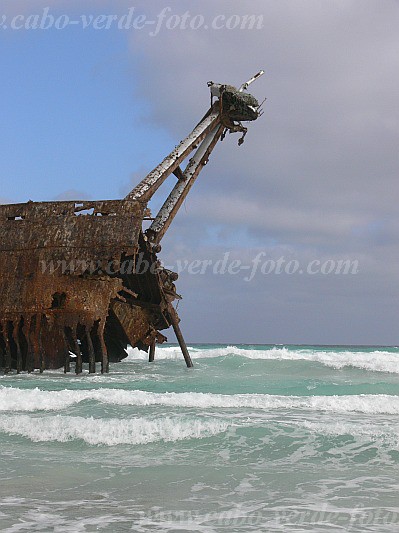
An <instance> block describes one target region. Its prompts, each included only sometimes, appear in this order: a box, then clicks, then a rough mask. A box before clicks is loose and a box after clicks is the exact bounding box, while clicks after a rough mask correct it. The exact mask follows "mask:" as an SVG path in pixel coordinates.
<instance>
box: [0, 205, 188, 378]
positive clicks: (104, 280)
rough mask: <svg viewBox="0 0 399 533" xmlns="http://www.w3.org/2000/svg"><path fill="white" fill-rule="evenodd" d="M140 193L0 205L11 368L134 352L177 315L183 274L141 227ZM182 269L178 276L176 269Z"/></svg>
mask: <svg viewBox="0 0 399 533" xmlns="http://www.w3.org/2000/svg"><path fill="white" fill-rule="evenodd" d="M145 215H146V208H145V204H142V203H140V202H138V201H129V200H120V201H110V202H43V203H34V202H28V203H26V204H15V205H4V206H0V294H1V299H0V368H3V369H4V371H5V372H7V371H9V370H11V369H16V370H17V371H22V370H27V371H32V370H35V369H40V370H44V369H50V368H60V367H62V366H64V367H65V370H66V371H68V370H69V369H70V361H71V354H72V356H75V357H72V360H75V370H76V371H78V372H80V371H81V369H82V363H89V370H90V371H91V372H94V371H95V363H97V362H99V363H101V370H102V371H103V372H107V371H108V365H109V361H111V362H113V361H120V360H121V359H123V358H124V357H126V351H125V349H126V347H127V345H128V344H130V345H132V346H137V347H139V348H140V349H144V350H146V351H147V350H148V348H149V347H150V345H151V344H152V343H153V342H154V341H157V342H162V341H164V340H165V337H163V335H162V334H160V333H159V330H162V329H166V328H168V327H169V326H170V325H171V320H170V304H171V302H172V301H173V299H174V298H175V297H176V296H177V295H176V296H175V289H174V284H173V281H172V280H171V279H170V278H171V276H172V278H173V277H174V276H173V275H172V274H170V273H169V272H168V271H166V270H164V269H162V268H161V267H160V264H159V262H158V260H157V257H156V254H155V253H154V252H153V251H152V248H153V247H150V246H149V244H148V243H147V240H146V238H145V236H144V235H143V233H142V230H141V226H142V220H143V218H145ZM174 279H175V278H174Z"/></svg>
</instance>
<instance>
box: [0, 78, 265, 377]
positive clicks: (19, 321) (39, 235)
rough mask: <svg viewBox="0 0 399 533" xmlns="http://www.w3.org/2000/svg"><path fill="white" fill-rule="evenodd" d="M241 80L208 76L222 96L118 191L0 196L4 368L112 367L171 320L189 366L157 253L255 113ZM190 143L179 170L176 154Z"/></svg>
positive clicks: (0, 352)
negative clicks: (97, 195)
mask: <svg viewBox="0 0 399 533" xmlns="http://www.w3.org/2000/svg"><path fill="white" fill-rule="evenodd" d="M262 74H263V71H260V72H259V73H258V74H256V75H255V76H254V77H253V78H251V79H250V80H248V82H246V83H245V84H243V85H242V86H241V87H240V89H238V90H237V89H236V88H235V87H233V86H230V85H221V84H214V83H213V82H209V84H208V86H209V87H210V89H211V98H212V99H213V98H214V97H217V98H218V100H217V101H216V102H215V103H212V104H211V108H210V109H209V110H208V112H207V113H206V114H205V116H204V117H203V119H202V120H201V121H200V122H199V123H198V125H197V126H196V127H195V128H194V129H193V131H192V132H191V133H190V134H189V135H188V136H187V137H186V138H185V139H184V140H183V141H181V142H180V144H179V145H178V146H176V148H174V149H173V150H172V152H171V153H170V154H169V155H168V156H167V157H165V159H164V160H163V161H162V162H161V163H160V164H159V165H158V166H157V167H156V168H155V169H154V170H153V171H152V172H150V173H149V174H148V175H147V176H146V177H145V178H144V179H143V180H142V181H141V182H140V183H139V184H138V185H137V186H136V187H135V188H134V189H133V190H132V191H131V192H130V193H129V194H128V195H127V196H126V198H125V199H124V200H115V201H98V202H80V201H75V202H37V203H35V202H27V203H25V204H14V205H2V206H0V369H3V370H4V372H9V371H11V370H13V369H16V370H17V372H21V371H23V370H27V371H28V372H29V371H33V370H36V369H39V370H40V371H43V370H45V369H47V368H49V369H51V368H60V367H62V366H63V367H64V370H65V372H69V371H70V370H71V360H72V359H73V362H74V370H75V372H77V373H80V372H81V371H82V367H83V364H84V363H86V364H88V368H89V372H95V371H96V363H101V371H102V372H108V369H109V362H110V361H111V362H114V361H120V360H121V359H123V358H124V357H126V355H127V352H126V348H127V346H128V345H131V346H133V347H137V348H139V349H141V350H145V351H148V350H150V354H149V360H150V361H153V360H154V351H155V344H156V343H162V342H164V341H165V340H166V337H164V336H163V335H162V334H161V333H160V331H162V330H164V329H167V328H169V327H170V326H173V330H174V332H175V335H176V338H177V340H178V342H179V345H180V348H181V351H182V354H183V357H184V359H185V361H186V364H187V366H188V367H190V366H192V361H191V358H190V355H189V353H188V350H187V346H186V344H185V342H184V339H183V335H182V332H181V331H180V328H179V317H178V315H177V312H176V310H175V308H174V307H173V306H172V303H173V301H174V300H176V299H177V298H180V297H179V295H178V294H177V293H176V289H175V285H174V283H173V282H174V281H175V280H176V279H177V274H175V273H174V272H170V271H169V270H167V269H165V268H162V266H161V265H160V263H159V261H158V259H157V255H156V254H157V253H158V252H159V251H160V241H161V239H162V238H163V236H164V234H165V232H166V231H167V229H168V228H169V225H170V224H171V222H172V220H173V219H174V217H175V216H176V213H177V211H178V210H179V208H180V206H181V205H182V203H183V201H184V199H185V198H186V196H187V194H188V192H189V191H190V189H191V187H192V185H193V184H194V182H195V180H196V178H197V177H198V174H199V173H200V171H201V170H202V168H203V167H204V166H205V165H206V164H207V162H208V159H209V157H210V154H211V152H212V150H213V149H214V147H215V145H216V143H217V142H218V141H219V139H223V137H224V136H225V134H226V132H227V131H229V132H230V133H234V132H241V133H242V134H243V135H242V137H241V139H240V140H239V142H238V144H239V145H240V144H242V142H243V141H244V136H245V134H246V132H247V129H246V128H245V127H244V126H242V124H241V122H240V121H241V120H243V121H252V120H256V119H257V118H258V117H259V116H260V115H261V109H260V106H259V104H258V102H257V100H256V99H255V98H254V97H253V96H251V95H249V94H243V93H242V91H243V90H244V89H245V88H246V87H247V86H248V85H249V84H250V83H252V82H253V81H254V80H255V79H257V78H258V77H259V76H261V75H262ZM194 150H195V153H194V155H193V156H192V157H191V158H190V159H189V161H188V163H187V166H186V168H185V170H184V172H183V171H182V169H181V168H180V164H181V163H182V162H183V161H184V160H185V159H187V157H188V155H189V154H190V153H191V152H192V151H194ZM171 174H174V175H175V176H176V178H177V180H178V181H177V183H176V184H175V185H174V187H173V189H172V191H171V192H170V194H169V196H168V197H167V199H166V200H165V202H164V204H163V206H162V207H161V209H160V211H159V213H158V214H157V216H156V217H155V218H153V219H152V218H151V220H152V224H151V225H150V226H149V227H148V228H147V230H146V231H144V230H143V221H144V220H146V219H148V220H149V212H148V210H147V202H148V201H149V200H150V199H151V197H152V196H153V194H154V193H155V192H156V191H157V190H158V188H159V187H160V186H161V185H162V183H164V181H165V180H166V178H167V177H168V176H170V175H171Z"/></svg>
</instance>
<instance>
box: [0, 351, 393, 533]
mask: <svg viewBox="0 0 399 533" xmlns="http://www.w3.org/2000/svg"><path fill="white" fill-rule="evenodd" d="M190 353H191V355H192V358H193V361H194V365H195V367H194V369H187V368H186V367H185V364H184V360H183V357H182V355H181V353H180V351H179V349H178V348H177V347H176V346H173V345H166V346H165V345H164V346H163V347H157V350H156V354H155V357H156V360H155V362H154V363H148V362H147V355H146V354H144V353H143V352H138V351H137V350H132V349H131V350H130V351H129V356H128V358H127V359H126V360H124V361H123V362H121V363H118V364H113V365H111V369H110V373H109V374H108V375H101V374H96V375H93V374H91V375H89V374H88V373H87V370H86V371H85V373H84V374H82V375H79V376H76V375H74V374H73V373H71V374H67V375H64V374H63V372H62V371H46V372H45V373H44V374H39V373H36V372H35V373H33V374H20V375H16V374H9V375H3V374H1V375H0V454H1V463H0V473H1V486H0V530H1V531H3V532H9V533H11V532H25V531H26V532H28V531H29V532H32V531H40V532H73V533H76V532H86V531H110V532H111V531H112V532H119V531H120V532H122V531H136V532H147V531H162V532H183V531H190V532H202V533H211V532H216V531H217V532H219V531H226V532H229V533H232V532H258V531H260V532H263V531H265V532H280V531H295V532H299V531H316V532H324V531H325V532H327V531H328V532H335V531H351V532H360V531H361V532H365V531H373V532H385V531H389V532H397V531H399V495H398V494H399V419H398V414H399V349H398V348H397V347H366V346H363V347H358V346H357V347H354V346H292V345H285V346H280V345H279V346H276V345H263V346H260V345H236V346H228V345H207V344H203V345H192V346H191V347H190ZM72 367H73V365H72ZM72 370H73V368H72Z"/></svg>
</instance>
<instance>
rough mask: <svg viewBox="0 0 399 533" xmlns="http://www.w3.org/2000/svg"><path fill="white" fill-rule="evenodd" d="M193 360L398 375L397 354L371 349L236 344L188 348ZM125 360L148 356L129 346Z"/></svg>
mask: <svg viewBox="0 0 399 533" xmlns="http://www.w3.org/2000/svg"><path fill="white" fill-rule="evenodd" d="M189 350H190V352H191V354H192V356H193V359H205V358H215V357H227V356H239V357H245V358H247V359H263V360H280V361H281V360H289V361H303V360H304V361H310V362H315V363H321V364H323V365H326V366H328V367H332V368H335V369H342V368H345V367H353V368H360V369H363V370H367V371H371V372H390V373H394V374H399V353H394V352H389V351H384V350H374V351H372V352H366V351H364V352H362V351H350V350H347V351H326V350H317V349H314V348H313V349H312V350H309V349H290V348H286V347H270V348H268V349H266V348H262V349H251V348H242V347H237V346H227V347H221V348H198V347H190V348H189ZM128 353H129V355H128V357H127V358H126V359H125V361H134V360H137V359H141V360H143V359H147V357H148V355H147V354H146V353H145V352H141V351H140V350H138V349H136V348H130V349H129V351H128ZM181 358H182V355H181V352H180V350H179V348H177V347H176V346H168V347H157V351H156V359H181Z"/></svg>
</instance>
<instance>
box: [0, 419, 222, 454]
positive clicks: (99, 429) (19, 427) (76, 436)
mask: <svg viewBox="0 0 399 533" xmlns="http://www.w3.org/2000/svg"><path fill="white" fill-rule="evenodd" d="M228 426H229V424H228V423H226V422H223V421H220V420H188V419H177V418H168V417H167V418H158V419H154V420H150V419H148V418H133V419H123V420H121V419H117V418H110V419H96V418H85V417H79V416H61V415H55V416H49V417H45V418H34V417H30V416H28V415H16V416H15V415H14V416H4V415H3V416H0V431H3V432H5V433H8V434H10V435H19V436H22V437H27V438H28V439H30V440H32V441H33V442H47V441H58V442H67V441H72V440H82V441H84V442H86V443H87V444H91V445H101V444H102V445H106V446H115V445H118V444H148V443H151V442H157V441H164V442H175V441H180V440H187V439H202V438H206V437H212V436H213V435H217V434H219V433H223V432H224V431H226V429H227V428H228Z"/></svg>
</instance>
